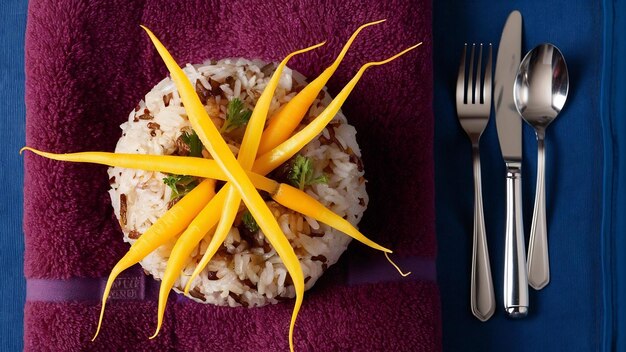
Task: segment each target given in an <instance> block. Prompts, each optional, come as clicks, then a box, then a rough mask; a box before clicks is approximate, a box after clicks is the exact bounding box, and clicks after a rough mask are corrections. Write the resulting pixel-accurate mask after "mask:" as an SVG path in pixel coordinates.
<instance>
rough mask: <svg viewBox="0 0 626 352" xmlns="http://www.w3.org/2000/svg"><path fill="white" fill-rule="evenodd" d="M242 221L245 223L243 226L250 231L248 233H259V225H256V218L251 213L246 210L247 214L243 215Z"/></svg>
mask: <svg viewBox="0 0 626 352" xmlns="http://www.w3.org/2000/svg"><path fill="white" fill-rule="evenodd" d="M241 221H242V222H243V226H245V227H246V228H247V229H248V231H250V232H257V231H259V225H258V224H257V223H256V220H254V217H253V216H252V214H250V212H249V211H247V210H246V212H245V213H243V217H242V218H241Z"/></svg>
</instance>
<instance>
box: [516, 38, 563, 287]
mask: <svg viewBox="0 0 626 352" xmlns="http://www.w3.org/2000/svg"><path fill="white" fill-rule="evenodd" d="M568 90H569V74H568V72H567V65H566V63H565V59H564V58H563V54H562V53H561V51H560V50H559V49H558V48H557V47H556V46H554V45H552V44H541V45H539V46H537V47H535V48H534V49H533V50H531V51H530V52H529V53H528V54H526V56H525V57H524V59H523V60H522V62H521V63H520V66H519V69H518V71H517V76H516V78H515V86H514V88H513V95H514V97H513V98H514V100H515V107H516V108H517V111H518V112H519V114H520V115H521V116H522V118H523V119H524V121H526V122H527V123H528V124H529V125H531V126H532V127H533V128H534V129H535V133H536V135H537V187H536V191H535V192H536V194H535V207H534V210H533V220H532V224H531V227H530V240H529V244H528V261H527V265H528V283H529V284H530V286H531V287H533V288H534V289H537V290H540V289H542V288H544V287H545V286H546V285H547V284H548V283H549V282H550V261H549V256H548V239H547V234H548V228H547V224H546V200H545V187H544V184H545V181H544V175H545V141H544V137H545V130H546V128H547V127H548V125H549V124H550V123H551V122H552V121H554V119H555V118H556V117H557V115H558V114H559V113H560V112H561V109H563V106H564V105H565V101H566V100H567V93H568Z"/></svg>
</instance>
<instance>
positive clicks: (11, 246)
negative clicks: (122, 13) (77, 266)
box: [0, 1, 27, 351]
mask: <svg viewBox="0 0 626 352" xmlns="http://www.w3.org/2000/svg"><path fill="white" fill-rule="evenodd" d="M1 5H2V10H1V11H0V96H2V97H4V101H3V102H2V104H0V138H1V140H2V148H0V160H1V162H2V164H1V166H0V180H2V181H1V182H0V199H1V201H0V251H2V253H1V254H0V268H2V270H0V350H1V351H21V350H22V326H23V318H24V313H23V312H24V299H25V292H26V290H25V280H24V272H23V267H24V265H23V264H22V261H23V254H24V235H23V233H22V199H23V198H22V185H23V177H24V176H23V174H24V173H23V166H22V158H21V157H20V156H19V155H18V150H19V149H20V148H21V147H23V146H24V122H25V112H24V29H25V27H26V5H27V2H26V1H9V2H2V3H1Z"/></svg>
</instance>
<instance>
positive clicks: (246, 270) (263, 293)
mask: <svg viewBox="0 0 626 352" xmlns="http://www.w3.org/2000/svg"><path fill="white" fill-rule="evenodd" d="M274 68H275V65H266V63H264V62H262V61H259V60H253V61H250V60H245V59H224V60H220V61H218V62H210V61H207V62H204V63H203V64H201V65H187V66H186V67H185V68H184V71H185V73H186V75H187V76H188V77H189V78H190V80H191V82H198V83H199V84H202V86H203V87H204V88H205V89H207V90H209V91H211V82H212V81H213V84H214V85H215V82H218V83H219V87H220V89H221V91H222V93H221V95H217V96H214V97H211V98H209V99H208V101H207V104H206V110H207V112H208V113H209V115H210V116H211V117H212V118H213V119H214V122H215V123H216V125H218V126H219V125H221V122H222V121H220V119H221V120H224V119H225V115H226V105H227V103H228V101H229V100H231V99H232V98H235V97H236V98H239V99H240V100H242V101H243V102H244V103H245V105H246V106H247V107H248V108H250V109H252V108H253V107H254V105H255V103H256V99H258V97H259V96H260V94H261V92H262V91H263V89H264V88H265V85H266V84H267V82H268V80H269V78H270V76H271V73H273V71H274ZM305 84H306V82H305V79H304V77H303V76H302V75H300V74H299V73H297V72H295V71H292V70H290V69H288V68H285V70H284V71H283V74H282V76H281V79H280V82H279V85H278V88H277V89H276V93H275V94H274V98H273V99H272V103H271V106H270V113H269V116H272V114H273V113H274V112H276V111H277V110H278V109H279V108H280V107H281V106H282V105H284V104H285V103H287V102H288V101H289V100H290V99H291V98H293V96H294V95H295V94H296V90H299V89H301V88H302V87H303V86H304V85H305ZM168 97H169V101H167V104H166V100H168ZM320 98H321V99H320ZM329 102H330V96H329V94H328V93H327V92H326V91H325V90H324V92H323V93H321V94H320V96H319V97H318V99H317V100H316V101H315V102H314V103H313V105H312V107H311V108H310V109H309V112H308V116H307V117H305V119H304V121H310V120H311V119H312V118H314V117H315V116H317V115H318V114H319V113H320V112H321V111H322V110H323V109H324V108H325V106H326V105H327V104H328V103H329ZM155 123H156V124H158V127H156V126H157V125H155ZM121 129H122V137H121V138H120V140H119V141H118V144H117V147H116V149H115V151H116V152H118V153H136V154H154V155H164V154H174V153H176V152H177V144H176V141H177V139H178V138H179V137H180V136H181V134H182V133H183V131H185V130H186V131H189V130H190V129H191V126H190V124H189V121H188V120H187V116H186V113H185V110H184V108H183V107H182V104H181V101H180V97H179V95H178V93H177V91H176V89H175V86H174V84H173V82H172V81H171V79H170V78H169V77H168V78H165V79H163V80H162V81H161V82H159V83H158V84H157V85H156V86H155V87H154V88H153V89H152V90H151V91H150V92H149V93H148V94H146V96H145V99H144V100H142V101H140V102H139V104H138V106H137V108H136V109H135V110H134V111H132V112H131V113H130V115H129V117H128V121H127V122H125V123H123V124H122V125H121ZM331 129H332V131H331ZM229 145H230V147H231V150H232V151H233V153H235V154H236V153H237V152H238V145H237V143H233V142H230V144H229ZM300 153H301V154H302V155H304V156H307V157H310V158H312V159H313V163H314V166H315V172H314V175H322V174H326V176H327V177H328V183H327V184H315V185H312V186H307V187H305V189H304V191H305V192H307V193H308V194H309V195H311V196H312V197H314V198H316V199H318V200H319V201H320V202H321V203H323V204H324V205H326V206H327V207H328V208H329V209H331V210H333V211H334V212H335V213H337V214H338V215H339V216H342V217H345V218H346V219H347V220H348V221H350V222H351V223H352V224H354V225H355V226H356V224H357V223H358V222H359V220H360V219H361V216H362V215H363V212H364V211H365V209H366V207H367V203H368V196H367V193H366V192H365V179H364V178H363V174H364V172H363V170H362V166H361V165H360V160H359V158H360V156H361V155H360V150H359V147H358V145H357V143H356V130H355V129H354V127H352V126H351V125H349V124H348V123H347V122H346V118H345V116H344V115H343V114H342V113H341V112H339V113H338V114H337V115H336V116H335V117H334V119H333V121H332V122H331V124H329V126H328V127H327V128H326V129H325V130H324V131H323V133H321V134H320V136H318V138H317V139H315V140H313V141H311V142H310V143H309V144H308V145H306V146H305V147H304V148H303V149H302V150H301V152H300ZM166 176H167V175H165V174H162V173H159V172H148V171H141V170H134V169H123V168H118V167H113V168H110V169H109V177H110V178H111V190H110V191H109V193H110V195H111V201H112V203H113V208H114V211H115V214H116V216H117V217H118V219H120V225H121V228H122V231H123V232H124V240H125V241H127V242H130V243H133V242H134V241H135V239H136V238H137V237H138V236H140V235H141V234H142V233H144V232H145V231H146V230H147V229H148V228H149V227H150V226H151V225H152V224H153V223H154V222H155V221H156V220H157V219H158V218H159V217H160V216H162V215H163V214H164V213H165V212H166V211H167V209H168V203H170V200H171V198H172V190H171V189H170V188H169V187H168V186H166V185H165V184H164V183H163V178H164V177H166ZM124 197H125V201H122V200H121V199H122V198H124ZM122 203H125V207H126V212H125V222H124V221H122V216H121V215H122V214H121V211H122V210H121V209H122V205H123V204H122ZM267 203H268V205H269V206H270V209H271V210H272V211H273V212H274V213H275V215H276V216H277V219H278V222H279V225H280V226H281V228H282V229H283V231H284V233H285V235H286V236H287V238H288V239H289V241H290V242H291V244H292V246H293V247H294V250H295V252H296V254H297V255H298V258H299V259H300V264H301V266H302V270H303V273H304V277H305V278H306V286H305V287H306V289H309V288H311V287H312V286H313V285H314V284H315V282H316V281H317V279H318V278H319V277H320V276H321V275H322V274H323V272H324V270H326V268H327V267H329V266H331V265H333V264H334V263H335V262H337V260H338V259H339V256H340V255H341V253H343V251H345V249H346V248H347V245H348V244H349V243H350V237H348V236H347V235H345V234H343V233H341V232H339V231H336V230H334V229H331V228H329V227H328V226H327V225H325V224H321V223H318V222H317V221H316V220H315V219H311V218H309V217H304V216H302V215H301V214H297V213H294V212H292V211H287V210H286V209H284V208H282V207H281V206H278V205H277V204H276V203H275V202H272V201H268V202H267ZM313 232H315V233H313ZM253 236H254V239H253V240H251V239H250V238H247V239H242V236H241V233H240V231H239V229H238V227H235V226H233V227H232V228H231V230H230V232H229V234H228V237H227V239H226V240H225V242H224V244H223V248H222V249H221V250H220V251H218V253H217V255H216V256H215V257H214V258H213V259H212V260H211V262H210V263H209V264H208V266H207V267H206V268H205V269H204V270H203V272H202V273H201V274H200V275H199V276H198V278H197V279H196V280H195V282H194V283H193V285H192V290H191V293H190V298H192V299H194V300H196V301H198V302H203V303H211V304H216V305H227V306H240V305H243V306H247V307H254V306H262V305H265V304H268V303H277V302H279V300H280V299H281V298H282V299H284V298H292V297H294V296H295V291H294V288H293V284H292V283H291V282H290V281H289V280H288V273H287V270H286V269H285V266H284V265H283V263H282V261H281V259H280V258H279V257H278V255H277V254H276V252H275V251H274V249H273V248H271V245H269V243H268V242H267V241H265V239H264V236H263V234H262V231H259V232H258V233H257V234H255V235H253ZM133 238H135V239H133ZM209 241H210V238H209V237H207V238H204V239H203V240H202V241H201V242H200V244H199V246H198V248H196V249H195V250H194V252H193V253H192V258H190V260H189V262H188V264H187V265H186V267H185V268H184V269H183V271H182V273H181V276H180V278H179V279H178V280H177V281H176V283H175V285H174V289H175V290H176V291H178V292H181V290H182V288H183V287H184V285H185V284H186V283H187V281H188V280H189V278H190V276H191V273H192V272H193V270H194V268H195V266H196V264H197V262H198V261H199V260H200V258H201V257H202V255H203V254H204V252H205V251H206V248H207V246H208V243H209ZM255 242H256V243H255ZM174 243H175V240H173V241H171V242H170V243H167V244H165V245H163V246H161V247H160V248H158V249H157V250H156V251H154V252H153V253H151V254H150V255H148V256H147V257H146V258H145V259H144V260H142V261H141V265H142V267H143V268H144V270H145V271H146V272H148V273H150V274H151V275H153V276H154V277H155V278H156V279H160V278H162V276H163V273H164V272H165V267H166V264H167V259H168V258H169V255H170V252H171V249H172V247H173V245H174Z"/></svg>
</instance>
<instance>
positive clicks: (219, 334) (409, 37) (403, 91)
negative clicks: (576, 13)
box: [24, 0, 441, 351]
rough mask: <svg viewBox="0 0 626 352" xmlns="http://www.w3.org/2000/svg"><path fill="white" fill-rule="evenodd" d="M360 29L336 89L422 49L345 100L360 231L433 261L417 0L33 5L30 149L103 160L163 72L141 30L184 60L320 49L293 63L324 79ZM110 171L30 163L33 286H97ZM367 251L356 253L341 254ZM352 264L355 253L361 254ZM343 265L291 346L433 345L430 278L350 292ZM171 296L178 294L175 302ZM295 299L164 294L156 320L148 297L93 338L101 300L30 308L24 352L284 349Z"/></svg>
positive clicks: (426, 28) (114, 240) (425, 83)
mask: <svg viewBox="0 0 626 352" xmlns="http://www.w3.org/2000/svg"><path fill="white" fill-rule="evenodd" d="M381 18H387V19H388V21H387V22H385V23H384V24H381V25H378V26H375V27H372V28H368V29H366V30H364V31H363V33H362V34H361V35H360V36H359V38H358V39H357V40H356V42H355V43H354V45H353V48H352V49H351V50H350V52H349V53H348V55H347V57H346V59H345V60H344V63H343V64H342V65H341V66H340V68H339V70H338V71H337V73H336V74H335V76H334V77H333V79H331V81H330V83H329V89H330V92H331V94H334V93H336V92H338V91H339V89H341V87H342V86H343V85H344V84H345V83H346V82H347V81H348V80H349V79H350V78H351V76H352V75H353V74H354V73H355V72H356V70H357V69H358V67H359V66H360V65H361V64H363V63H365V62H367V61H372V60H379V59H382V58H385V57H388V56H390V55H391V54H394V53H396V52H398V51H399V50H401V49H404V48H405V47H407V46H409V45H412V44H414V43H416V42H419V41H424V43H425V44H424V45H423V46H422V47H420V48H419V49H418V50H416V51H414V52H412V53H410V54H408V55H407V56H405V57H403V58H401V59H399V60H397V61H395V62H394V63H392V64H389V65H385V66H382V67H375V68H372V69H370V70H369V71H368V72H366V73H365V75H364V77H363V79H362V80H361V82H360V83H359V85H358V86H357V88H356V89H355V90H354V92H353V93H352V95H351V97H350V98H349V100H348V101H347V102H346V104H345V105H344V108H343V110H344V113H345V114H346V116H347V117H348V119H349V120H350V122H351V123H352V124H354V125H355V126H356V128H357V131H358V135H357V139H358V141H359V143H360V145H361V147H362V150H363V154H364V157H363V159H364V163H365V169H366V177H367V179H368V180H369V182H368V186H367V188H368V192H369V194H370V208H369V209H368V211H367V212H366V214H365V218H364V220H363V222H362V223H361V226H360V228H361V229H362V230H363V232H364V233H366V234H367V235H368V236H370V237H371V238H372V239H374V240H376V241H378V242H379V243H381V244H383V245H386V246H389V247H391V248H392V249H394V251H395V252H396V253H397V255H398V256H400V257H419V258H422V259H426V260H434V257H435V253H436V243H435V234H434V194H433V192H434V183H433V159H432V134H433V119H432V105H431V104H432V103H431V101H432V62H431V60H432V59H431V51H432V41H431V3H430V1H426V0H415V1H389V2H380V3H379V2H378V1H374V0H367V1H345V2H337V3H330V2H324V1H320V0H296V1H271V2H266V1H245V2H244V1H241V2H239V1H237V2H230V1H228V2H227V1H224V2H221V1H184V2H175V1H155V0H145V1H131V2H128V1H90V2H84V1H78V0H63V1H60V2H59V1H43V0H33V1H31V2H30V4H29V14H28V24H27V32H26V54H25V55H26V58H25V61H26V109H27V121H26V142H27V144H28V145H29V146H32V147H35V148H38V149H43V150H47V151H53V152H59V153H64V152H78V151H89V150H102V151H112V150H113V149H114V147H115V144H116V142H117V139H118V138H119V134H120V129H119V125H120V124H121V123H122V122H123V121H125V120H126V118H127V116H128V113H129V112H130V111H131V110H132V109H133V108H134V106H135V105H136V104H137V102H138V101H139V100H140V99H141V98H142V97H143V95H145V93H146V92H148V91H149V90H150V89H151V87H152V86H153V85H154V84H156V83H157V82H158V81H160V80H161V79H162V78H163V77H164V76H165V75H166V74H167V72H166V69H165V66H164V65H163V63H162V62H161V59H160V58H159V56H158V54H157V53H156V51H155V50H154V48H153V47H152V45H151V44H150V42H149V40H148V38H147V37H146V35H145V33H144V32H143V31H142V30H141V29H140V27H139V25H140V24H145V25H146V26H148V27H149V28H151V29H152V30H153V31H154V32H155V34H157V36H159V37H160V39H161V40H162V41H163V43H164V44H165V45H166V46H167V47H168V49H169V50H170V52H171V53H172V54H173V55H174V57H175V58H176V60H177V61H178V62H179V63H180V64H184V63H187V62H191V63H198V62H201V61H203V60H205V59H209V58H224V57H240V56H242V57H248V58H261V59H264V60H268V61H278V60H280V59H281V58H282V57H283V56H284V55H285V54H287V53H289V52H290V51H293V50H294V49H296V48H302V47H305V46H308V45H311V44H314V43H317V42H319V41H322V40H327V41H328V42H327V44H326V45H325V46H324V47H323V48H321V49H318V50H316V51H314V52H311V53H308V54H305V55H301V56H298V57H296V58H294V59H293V60H292V61H291V62H290V66H291V67H293V68H294V69H297V70H299V71H300V72H302V73H304V74H305V75H307V76H309V77H314V76H316V75H317V74H319V73H320V72H321V71H322V70H323V69H324V68H325V67H326V66H327V65H328V64H330V63H331V62H332V60H333V59H334V56H335V55H336V54H337V53H338V52H339V50H340V48H341V46H342V45H343V43H344V42H345V41H346V40H347V38H348V37H349V35H350V34H351V33H352V31H353V30H354V29H356V28H357V27H358V26H359V25H361V24H363V23H365V22H368V21H372V20H377V19H381ZM108 188H109V184H108V179H107V175H106V168H105V167H103V166H96V165H85V164H71V163H62V162H56V161H50V160H45V159H43V158H40V157H36V156H34V155H31V154H28V153H27V155H26V156H25V194H24V231H25V245H26V251H25V261H24V271H25V275H26V277H27V279H50V280H65V279H72V278H99V277H104V276H107V275H108V273H109V271H110V269H111V268H112V267H113V265H114V264H115V263H116V261H117V260H118V259H119V258H120V257H121V256H122V255H123V254H124V253H125V251H126V250H127V249H128V245H127V244H125V243H123V241H122V235H121V232H120V230H119V226H118V224H117V220H116V218H115V216H114V214H113V211H112V208H111V205H110V200H109V196H108V193H107V190H108ZM357 251H360V252H365V254H370V255H371V253H367V250H364V249H362V248H360V247H359V245H356V244H353V245H352V246H351V248H350V249H349V251H348V252H347V253H346V254H345V255H344V256H348V257H349V256H351V255H356V252H357ZM359 255H362V254H359ZM347 261H348V260H347V259H344V260H342V261H340V263H338V264H337V265H336V267H335V268H331V269H330V270H329V272H328V273H327V275H326V277H324V278H323V279H322V280H321V281H320V282H319V284H318V286H319V287H316V288H314V289H313V290H312V291H311V292H307V294H306V295H305V303H304V306H303V309H302V313H301V314H300V316H299V319H298V322H297V325H296V334H295V342H296V345H297V347H298V349H299V350H315V351H325V350H327V351H334V350H358V351H366V350H370V351H371V350H406V351H419V350H421V351H433V350H439V349H440V334H441V332H440V317H439V314H440V313H439V298H438V289H437V286H436V284H435V283H434V282H431V281H428V280H421V281H420V280H417V278H411V277H409V278H407V279H405V280H402V281H399V282H379V283H370V284H359V285H348V284H347V282H348V281H349V280H347V279H346V277H347V276H349V275H350V270H349V268H348V265H347ZM172 296H175V295H172ZM291 309H292V305H291V304H290V303H286V304H278V305H275V306H272V307H264V308H257V309H243V308H242V309H234V308H220V307H214V306H208V305H200V304H195V303H192V302H185V301H182V302H180V301H179V300H178V301H177V300H176V299H173V300H172V301H171V302H170V304H169V306H168V309H167V313H166V326H165V329H164V330H163V331H162V332H161V333H160V335H159V337H158V338H157V339H156V340H150V341H149V340H148V339H147V336H149V335H151V333H152V332H153V329H154V326H155V320H156V309H155V304H154V302H151V301H149V300H147V301H113V302H111V304H110V305H109V306H108V310H107V313H106V315H105V321H104V326H103V331H102V335H101V336H100V337H99V338H98V340H97V341H96V342H93V343H92V342H89V337H90V336H91V334H92V333H93V331H94V329H95V323H96V320H97V314H98V311H99V304H98V303H97V302H95V301H74V302H42V301H29V302H27V304H26V308H25V337H24V339H25V349H26V350H33V351H35V350H37V351H39V350H151V351H154V350H164V351H165V350H185V351H189V350H239V351H247V350H256V351H272V350H284V349H286V348H287V331H288V324H289V316H290V312H291Z"/></svg>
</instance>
